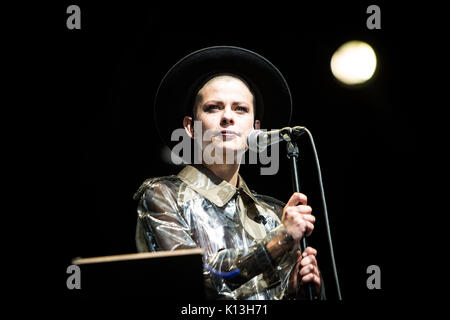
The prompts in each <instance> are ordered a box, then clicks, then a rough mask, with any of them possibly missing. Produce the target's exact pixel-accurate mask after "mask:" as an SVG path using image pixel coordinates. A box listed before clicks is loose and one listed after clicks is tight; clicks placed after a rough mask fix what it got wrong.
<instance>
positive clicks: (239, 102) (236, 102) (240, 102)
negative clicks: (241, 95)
mask: <svg viewBox="0 0 450 320" xmlns="http://www.w3.org/2000/svg"><path fill="white" fill-rule="evenodd" d="M208 103H217V104H223V102H222V101H220V100H208V101H206V102H204V103H203V105H205V104H208ZM232 104H233V105H236V104H245V105H248V106H250V104H249V103H248V102H245V101H234V102H233V103H232Z"/></svg>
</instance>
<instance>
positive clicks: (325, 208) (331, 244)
mask: <svg viewBox="0 0 450 320" xmlns="http://www.w3.org/2000/svg"><path fill="white" fill-rule="evenodd" d="M302 129H303V130H304V131H305V132H306V133H307V134H308V137H309V139H310V141H311V145H312V149H313V152H314V160H315V161H316V167H317V173H318V176H319V185H320V195H321V198H322V205H323V214H324V216H325V225H326V229H327V237H328V244H329V246H330V252H331V263H332V265H333V274H334V280H335V282H336V290H337V294H338V299H339V300H342V296H341V288H340V286H339V279H338V274H337V269H336V262H335V260H334V251H333V241H332V240H331V232H330V224H329V222H328V211H327V202H326V200H325V191H324V189H323V183H322V172H321V170H320V164H319V157H318V155H317V150H316V146H315V144H314V139H313V136H312V134H311V132H310V131H309V130H308V129H307V128H305V127H303V128H302Z"/></svg>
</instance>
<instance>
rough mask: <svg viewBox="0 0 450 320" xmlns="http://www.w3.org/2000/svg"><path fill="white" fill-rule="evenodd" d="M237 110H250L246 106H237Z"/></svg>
mask: <svg viewBox="0 0 450 320" xmlns="http://www.w3.org/2000/svg"><path fill="white" fill-rule="evenodd" d="M236 110H237V111H240V112H248V108H247V107H244V106H237V107H236Z"/></svg>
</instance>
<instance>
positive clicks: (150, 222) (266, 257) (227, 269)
mask: <svg viewBox="0 0 450 320" xmlns="http://www.w3.org/2000/svg"><path fill="white" fill-rule="evenodd" d="M144 184H145V185H143V187H141V188H140V190H138V192H137V193H136V195H135V199H136V200H139V204H138V209H137V210H138V223H137V230H136V245H137V248H138V250H139V251H157V250H177V249H186V248H195V247H201V244H200V243H196V241H195V240H194V235H193V231H194V230H190V226H189V224H188V223H187V222H186V221H185V219H184V216H183V212H182V209H181V208H180V207H179V206H178V203H177V188H174V187H173V186H171V185H169V184H168V183H167V182H165V181H159V182H158V181H153V182H152V181H147V182H146V183H144ZM292 244H293V241H292V238H291V237H290V236H289V235H288V234H287V231H286V229H285V228H284V226H283V225H279V226H278V227H276V228H275V229H273V230H272V231H271V232H269V233H268V234H267V236H266V237H265V238H264V239H262V240H261V241H259V242H257V243H256V244H255V245H253V246H251V247H249V248H246V249H245V248H234V249H223V250H220V251H219V252H217V253H215V254H213V255H211V256H205V257H204V263H205V269H204V274H205V280H206V283H207V286H213V287H214V288H215V291H217V292H219V293H226V292H231V291H233V290H234V289H236V288H238V287H239V286H241V285H242V284H244V283H246V282H248V281H249V280H250V279H252V278H254V277H255V276H257V275H259V274H261V273H263V272H266V271H273V270H274V269H275V268H276V267H277V265H278V264H279V263H280V261H281V260H282V259H283V257H284V256H285V255H286V254H288V253H289V252H290V251H291V249H292V248H291V247H292ZM230 273H231V274H233V276H230V277H228V276H224V275H229V274H230Z"/></svg>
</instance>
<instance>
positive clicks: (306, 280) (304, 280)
mask: <svg viewBox="0 0 450 320" xmlns="http://www.w3.org/2000/svg"><path fill="white" fill-rule="evenodd" d="M314 277H315V275H314V273H308V274H307V275H305V276H303V277H302V280H300V284H305V283H309V282H313V281H314Z"/></svg>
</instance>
